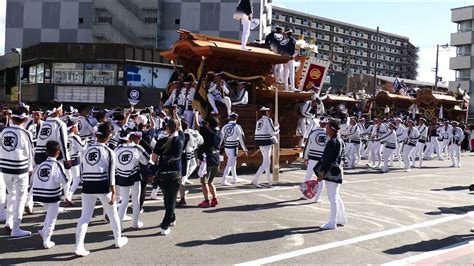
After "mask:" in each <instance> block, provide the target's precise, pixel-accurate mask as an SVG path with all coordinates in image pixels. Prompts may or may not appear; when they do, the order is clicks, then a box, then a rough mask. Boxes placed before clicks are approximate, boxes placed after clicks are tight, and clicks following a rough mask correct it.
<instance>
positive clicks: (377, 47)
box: [372, 27, 379, 97]
mask: <svg viewBox="0 0 474 266" xmlns="http://www.w3.org/2000/svg"><path fill="white" fill-rule="evenodd" d="M376 39H377V40H376V42H375V66H374V91H373V92H372V95H373V97H375V93H376V92H377V63H378V60H379V27H377V34H376Z"/></svg>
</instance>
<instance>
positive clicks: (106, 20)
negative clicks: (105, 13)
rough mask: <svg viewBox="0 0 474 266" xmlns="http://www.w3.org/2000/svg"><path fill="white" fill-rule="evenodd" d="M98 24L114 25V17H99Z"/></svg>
mask: <svg viewBox="0 0 474 266" xmlns="http://www.w3.org/2000/svg"><path fill="white" fill-rule="evenodd" d="M97 22H98V23H109V24H112V17H98V18H97Z"/></svg>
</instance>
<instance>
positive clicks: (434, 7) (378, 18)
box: [273, 0, 474, 82]
mask: <svg viewBox="0 0 474 266" xmlns="http://www.w3.org/2000/svg"><path fill="white" fill-rule="evenodd" d="M273 3H274V5H279V6H283V7H286V8H290V9H294V10H298V11H301V12H305V13H310V14H313V15H317V16H321V17H327V18H331V19H336V20H341V21H344V22H348V23H353V24H357V25H361V26H365V27H369V28H376V27H377V26H379V27H380V30H381V31H386V32H391V33H395V34H398V35H402V36H406V37H409V38H410V41H411V42H412V43H413V44H414V45H415V46H419V47H420V61H419V62H418V63H419V65H420V67H419V69H418V72H419V75H418V79H419V80H423V81H429V82H434V73H433V72H432V71H431V69H432V68H434V66H435V61H436V60H435V58H436V48H435V47H436V44H444V43H449V41H450V34H451V33H453V32H456V24H454V23H452V22H451V8H455V7H461V6H464V5H474V1H473V0H470V1H464V0H444V1H439V0H434V1H428V0H414V1H409V0H398V1H393V0H392V1H387V0H378V1H375V0H372V1H370V0H366V1H348V0H346V1H343V0H332V1H328V0H326V1H324V0H311V1H309V0H308V1H294V0H291V1H290V0H274V1H273ZM454 55H455V48H451V49H450V50H449V51H443V52H441V53H440V59H439V68H440V74H439V75H440V76H441V77H443V80H454V78H455V73H454V71H451V70H449V57H453V56H454Z"/></svg>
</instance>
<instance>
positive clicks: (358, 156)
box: [355, 141, 362, 164]
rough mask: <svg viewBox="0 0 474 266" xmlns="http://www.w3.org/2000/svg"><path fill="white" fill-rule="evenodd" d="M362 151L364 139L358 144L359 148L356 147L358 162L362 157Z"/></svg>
mask: <svg viewBox="0 0 474 266" xmlns="http://www.w3.org/2000/svg"><path fill="white" fill-rule="evenodd" d="M361 151H362V141H361V142H360V144H358V145H357V148H356V154H355V155H356V160H355V163H356V164H358V163H360V160H361V159H360V157H361V155H360V154H361Z"/></svg>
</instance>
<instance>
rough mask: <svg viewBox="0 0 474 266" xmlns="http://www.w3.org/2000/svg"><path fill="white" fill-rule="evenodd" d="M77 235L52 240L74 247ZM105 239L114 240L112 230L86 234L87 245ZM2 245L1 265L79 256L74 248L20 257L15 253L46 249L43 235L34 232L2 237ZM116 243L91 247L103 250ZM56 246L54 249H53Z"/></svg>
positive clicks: (58, 244) (0, 248) (68, 259)
mask: <svg viewBox="0 0 474 266" xmlns="http://www.w3.org/2000/svg"><path fill="white" fill-rule="evenodd" d="M75 239H76V236H75V234H62V235H53V237H52V239H51V240H52V241H54V242H55V243H56V246H61V245H68V246H71V247H73V246H74V244H75ZM104 241H113V236H112V231H111V230H110V231H106V232H88V233H87V235H86V243H85V244H86V247H87V244H88V243H97V242H104ZM1 243H2V244H1V245H0V254H2V256H1V258H0V265H10V264H20V263H31V262H47V261H70V260H74V259H76V258H78V257H77V256H75V255H74V253H73V250H71V252H67V253H58V254H46V255H43V256H34V257H21V258H20V257H19V256H18V255H16V254H15V253H18V252H22V251H32V250H41V251H44V250H45V249H44V248H43V244H42V240H41V237H40V236H39V235H37V234H33V235H32V236H30V237H22V238H8V237H5V238H3V239H1ZM114 248H115V245H110V246H108V247H104V248H99V249H91V250H90V251H91V253H92V252H97V251H103V250H108V249H114ZM53 250H54V248H53V249H52V251H53ZM9 253H10V254H11V255H10V256H11V257H7V255H6V254H9Z"/></svg>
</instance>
